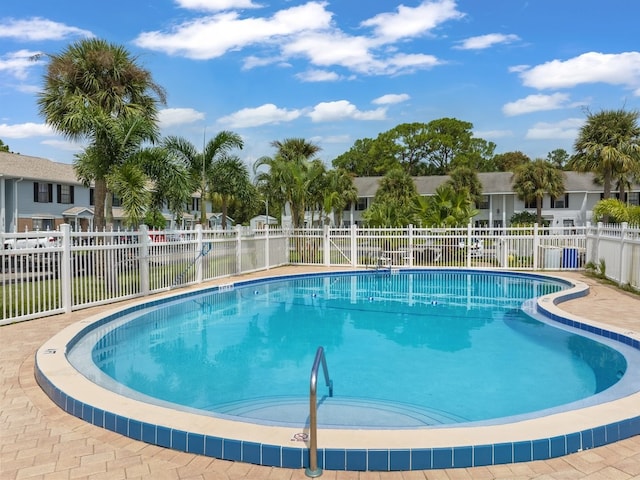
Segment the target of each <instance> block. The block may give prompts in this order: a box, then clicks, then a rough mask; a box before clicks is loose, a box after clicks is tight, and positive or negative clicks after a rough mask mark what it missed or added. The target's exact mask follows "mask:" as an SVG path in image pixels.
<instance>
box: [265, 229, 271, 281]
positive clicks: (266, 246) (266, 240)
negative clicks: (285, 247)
mask: <svg viewBox="0 0 640 480" xmlns="http://www.w3.org/2000/svg"><path fill="white" fill-rule="evenodd" d="M266 229H267V230H266V231H265V235H264V263H266V268H267V270H269V269H270V268H271V264H270V263H271V260H270V258H269V217H267V225H266Z"/></svg>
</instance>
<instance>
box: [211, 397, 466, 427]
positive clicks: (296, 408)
mask: <svg viewBox="0 0 640 480" xmlns="http://www.w3.org/2000/svg"><path fill="white" fill-rule="evenodd" d="M207 410H210V411H212V412H216V413H219V414H222V415H225V416H226V415H229V416H233V417H238V419H240V420H244V421H255V422H258V423H265V424H274V425H286V426H301V425H305V424H308V423H309V418H308V417H309V399H308V398H303V397H284V396H282V397H280V396H278V397H268V398H259V399H255V400H250V401H242V402H234V403H227V404H224V405H217V406H215V407H210V408H208V409H207ZM466 421H468V420H467V419H464V418H461V417H459V416H456V415H453V414H451V413H449V412H443V411H440V410H431V409H425V408H423V407H416V406H414V405H410V404H398V403H395V402H394V403H392V402H385V401H373V400H362V399H359V398H338V397H323V398H321V399H320V400H319V401H318V426H319V427H320V428H415V427H425V426H429V425H432V426H433V425H445V424H453V423H460V422H466Z"/></svg>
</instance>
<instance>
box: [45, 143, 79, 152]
mask: <svg viewBox="0 0 640 480" xmlns="http://www.w3.org/2000/svg"><path fill="white" fill-rule="evenodd" d="M41 143H42V144H43V145H48V146H50V147H53V148H57V149H58V150H65V151H67V152H79V151H81V150H82V149H83V148H84V146H83V145H80V144H79V143H73V142H68V141H66V140H44V141H42V142H41Z"/></svg>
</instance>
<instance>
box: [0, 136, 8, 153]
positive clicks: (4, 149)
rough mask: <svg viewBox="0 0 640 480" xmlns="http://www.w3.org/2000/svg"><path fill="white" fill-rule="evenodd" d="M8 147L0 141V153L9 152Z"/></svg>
mask: <svg viewBox="0 0 640 480" xmlns="http://www.w3.org/2000/svg"><path fill="white" fill-rule="evenodd" d="M10 151H11V150H9V145H5V143H4V142H3V141H2V139H0V152H7V153H8V152H10Z"/></svg>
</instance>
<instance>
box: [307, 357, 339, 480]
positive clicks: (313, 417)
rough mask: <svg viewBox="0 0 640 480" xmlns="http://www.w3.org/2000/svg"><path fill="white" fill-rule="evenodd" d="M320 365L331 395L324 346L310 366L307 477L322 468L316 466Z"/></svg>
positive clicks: (331, 381)
mask: <svg viewBox="0 0 640 480" xmlns="http://www.w3.org/2000/svg"><path fill="white" fill-rule="evenodd" d="M320 365H322V371H323V373H324V382H325V384H326V386H327V387H329V396H330V397H333V380H331V379H330V378H329V369H328V368H327V358H326V357H325V354H324V348H322V347H318V350H317V351H316V358H315V360H314V361H313V367H311V380H310V382H309V383H310V385H309V467H308V468H306V469H305V474H306V475H307V477H311V478H315V477H319V476H320V475H322V469H321V468H318V404H317V386H318V369H319V368H320Z"/></svg>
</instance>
